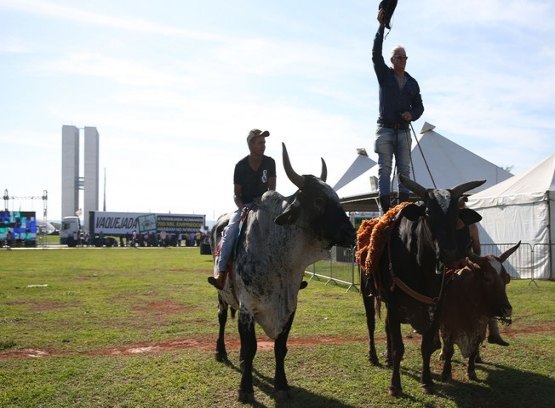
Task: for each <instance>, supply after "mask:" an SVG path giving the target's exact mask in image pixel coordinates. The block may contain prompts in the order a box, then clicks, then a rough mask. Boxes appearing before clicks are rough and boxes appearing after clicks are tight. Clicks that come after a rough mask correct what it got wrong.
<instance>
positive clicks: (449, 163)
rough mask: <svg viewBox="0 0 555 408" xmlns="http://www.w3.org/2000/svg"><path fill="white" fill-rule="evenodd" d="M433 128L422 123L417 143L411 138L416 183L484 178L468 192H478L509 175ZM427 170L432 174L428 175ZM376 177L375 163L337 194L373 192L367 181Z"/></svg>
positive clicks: (456, 182) (444, 185)
mask: <svg viewBox="0 0 555 408" xmlns="http://www.w3.org/2000/svg"><path fill="white" fill-rule="evenodd" d="M434 129H435V126H434V125H431V124H429V123H428V122H425V123H424V125H423V126H422V130H421V131H420V137H419V138H418V143H416V141H415V140H413V141H412V151H411V156H412V169H413V172H412V174H411V176H412V177H413V178H414V180H415V181H416V182H417V183H419V184H420V185H422V186H424V187H430V188H432V187H434V181H435V187H437V188H450V187H454V186H456V185H459V184H462V183H465V182H467V181H473V180H483V179H486V183H485V184H483V185H482V186H480V187H478V188H476V189H475V190H473V191H472V192H478V191H482V190H484V189H486V188H488V187H491V186H493V185H495V184H497V183H499V182H501V181H503V180H506V179H508V178H509V177H511V176H512V174H511V173H509V172H508V171H506V170H504V169H502V168H501V167H499V166H496V165H495V164H493V163H491V162H489V161H487V160H485V159H483V158H482V157H480V156H478V155H477V154H475V153H473V152H471V151H470V150H467V149H465V148H464V147H462V146H460V145H458V144H456V143H455V142H452V141H451V140H449V139H447V138H446V137H444V136H442V135H440V134H439V133H437V132H435V131H434ZM424 158H425V160H424ZM430 173H431V175H432V177H430ZM377 176H378V166H375V167H373V168H372V169H371V170H370V171H368V172H366V173H365V176H364V177H359V178H358V179H357V180H355V181H353V182H352V183H350V184H349V186H347V187H345V188H342V189H341V190H340V192H338V194H339V195H340V196H341V197H346V196H355V195H359V194H364V193H373V192H374V193H375V191H376V189H377V182H376V181H374V182H373V183H372V182H370V180H371V179H372V178H375V179H374V180H376V179H377ZM343 177H345V176H343ZM369 178H370V180H369ZM432 178H433V180H432ZM338 184H339V182H338ZM343 185H344V184H343ZM397 185H398V184H397V178H396V177H395V179H394V180H393V183H392V184H391V190H392V191H397ZM341 187H342V186H341ZM336 190H339V188H336Z"/></svg>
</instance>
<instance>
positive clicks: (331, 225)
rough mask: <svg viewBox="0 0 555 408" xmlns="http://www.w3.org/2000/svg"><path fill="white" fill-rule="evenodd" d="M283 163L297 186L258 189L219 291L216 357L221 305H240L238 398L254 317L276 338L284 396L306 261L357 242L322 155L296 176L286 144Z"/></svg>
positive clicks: (217, 230)
mask: <svg viewBox="0 0 555 408" xmlns="http://www.w3.org/2000/svg"><path fill="white" fill-rule="evenodd" d="M283 164H284V169H285V172H286V174H287V177H288V178H289V180H291V182H292V183H293V184H295V186H297V188H298V191H297V192H296V193H295V194H294V195H292V196H290V197H284V196H282V195H280V194H279V193H277V192H275V191H268V192H266V193H265V194H264V195H263V196H262V199H261V202H260V204H259V205H258V207H257V208H256V209H254V210H252V211H251V213H250V214H249V217H248V218H247V220H246V222H245V224H244V225H243V231H244V234H243V235H242V236H241V237H240V238H239V240H238V244H237V249H236V253H235V261H234V263H233V269H232V273H231V275H230V277H229V279H227V281H226V285H225V287H224V289H223V290H220V291H219V293H218V296H219V304H220V307H219V322H220V334H219V337H218V342H217V358H218V357H219V358H220V359H225V358H226V352H225V344H224V339H223V336H224V328H225V320H226V316H227V310H226V305H229V306H231V307H232V308H233V309H236V310H238V312H239V317H238V326H239V335H240V340H241V351H240V363H241V384H240V388H239V400H240V401H243V402H249V401H252V400H253V399H254V390H253V384H252V369H253V359H254V356H255V354H256V347H257V346H256V336H255V322H256V323H258V324H259V325H260V326H261V327H262V329H263V330H264V332H265V333H266V335H267V336H268V337H270V338H271V339H273V340H274V354H275V363H276V367H275V376H274V389H275V392H276V397H277V398H280V399H282V398H287V397H289V396H290V393H289V385H288V382H287V378H286V374H285V367H284V360H285V356H286V354H287V338H288V335H289V331H290V329H291V325H292V323H293V319H294V316H295V311H296V308H297V296H298V292H299V288H300V285H301V282H302V277H303V273H304V271H305V269H306V267H307V266H308V265H310V264H312V263H314V262H316V261H318V260H320V259H323V258H324V257H326V255H327V254H328V250H329V248H331V247H332V246H333V245H341V246H352V245H354V241H355V231H354V228H353V226H352V224H351V222H350V221H349V219H348V217H347V215H346V214H345V212H344V211H343V209H342V208H341V206H340V204H339V198H338V196H337V194H336V193H335V192H334V191H333V189H332V188H331V187H330V186H328V185H327V184H326V183H325V181H326V174H327V170H326V165H325V162H324V160H323V159H322V174H321V176H320V178H318V177H315V176H313V175H302V176H301V175H298V174H297V173H296V172H295V171H294V170H293V168H292V166H291V163H290V160H289V155H288V153H287V149H286V148H285V145H283ZM227 221H228V218H226V217H224V218H221V219H220V220H219V221H218V223H217V224H216V225H215V226H214V228H213V232H214V236H213V237H212V239H213V241H214V243H217V242H218V241H219V239H220V238H221V232H222V225H224V224H225V223H226V222H227ZM224 313H225V316H224Z"/></svg>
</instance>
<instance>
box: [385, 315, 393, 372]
mask: <svg viewBox="0 0 555 408" xmlns="http://www.w3.org/2000/svg"><path fill="white" fill-rule="evenodd" d="M385 338H386V346H387V348H386V351H385V362H386V365H387V367H388V368H391V367H392V366H393V357H392V356H393V351H391V333H390V332H389V327H388V326H387V322H386V324H385Z"/></svg>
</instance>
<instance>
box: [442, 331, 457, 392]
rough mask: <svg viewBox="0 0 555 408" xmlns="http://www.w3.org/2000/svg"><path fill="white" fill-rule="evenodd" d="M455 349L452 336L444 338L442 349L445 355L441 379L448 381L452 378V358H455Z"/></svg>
mask: <svg viewBox="0 0 555 408" xmlns="http://www.w3.org/2000/svg"><path fill="white" fill-rule="evenodd" d="M454 351H455V349H454V347H453V341H452V340H451V337H444V338H443V348H442V349H441V355H442V356H443V371H442V372H441V381H443V382H448V381H451V379H452V377H453V376H452V367H451V358H453V353H454Z"/></svg>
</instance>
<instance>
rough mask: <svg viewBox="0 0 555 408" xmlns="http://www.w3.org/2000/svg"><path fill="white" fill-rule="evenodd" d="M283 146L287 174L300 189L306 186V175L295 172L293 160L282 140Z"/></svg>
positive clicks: (284, 165)
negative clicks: (290, 159)
mask: <svg viewBox="0 0 555 408" xmlns="http://www.w3.org/2000/svg"><path fill="white" fill-rule="evenodd" d="M281 146H282V147H283V168H284V169H285V174H287V177H288V178H289V180H291V182H292V183H293V184H294V185H296V186H297V188H299V190H300V189H302V188H303V186H304V177H303V176H299V175H298V174H297V173H296V172H295V170H293V167H292V166H291V161H289V154H288V153H287V148H286V147H285V143H283V142H282V143H281ZM322 173H324V170H322Z"/></svg>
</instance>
